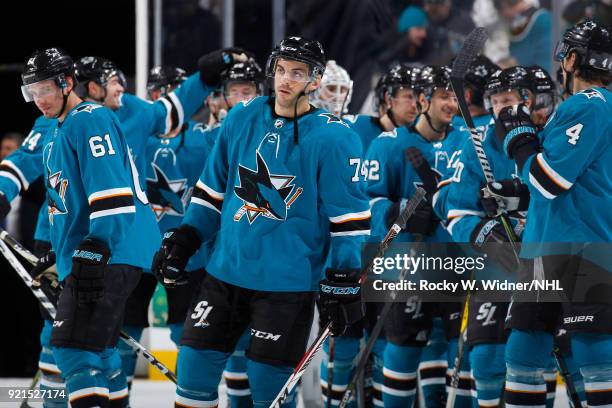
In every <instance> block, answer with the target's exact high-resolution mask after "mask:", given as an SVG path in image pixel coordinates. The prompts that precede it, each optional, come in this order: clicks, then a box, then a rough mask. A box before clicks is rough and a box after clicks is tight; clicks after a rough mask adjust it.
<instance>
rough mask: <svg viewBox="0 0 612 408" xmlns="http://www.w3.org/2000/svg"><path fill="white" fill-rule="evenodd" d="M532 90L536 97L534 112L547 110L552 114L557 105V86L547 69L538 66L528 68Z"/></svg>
mask: <svg viewBox="0 0 612 408" xmlns="http://www.w3.org/2000/svg"><path fill="white" fill-rule="evenodd" d="M527 73H528V74H529V81H530V83H531V86H530V88H529V89H530V90H531V92H532V93H533V95H534V98H535V101H534V107H533V110H538V109H542V108H546V109H547V110H548V115H550V114H552V113H553V111H554V110H555V106H556V105H557V86H556V84H555V82H554V81H553V79H552V77H551V76H550V74H549V73H548V72H546V70H545V69H543V68H542V67H540V66H538V65H533V66H531V67H528V68H527Z"/></svg>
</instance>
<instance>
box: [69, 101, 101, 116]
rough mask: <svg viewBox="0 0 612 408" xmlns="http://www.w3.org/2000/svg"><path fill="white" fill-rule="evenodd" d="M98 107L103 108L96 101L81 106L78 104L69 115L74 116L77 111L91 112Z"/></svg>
mask: <svg viewBox="0 0 612 408" xmlns="http://www.w3.org/2000/svg"><path fill="white" fill-rule="evenodd" d="M99 108H103V106H102V105H99V104H97V103H87V104H84V105H81V106H78V107H77V108H76V109H75V110H74V111H72V113H71V116H76V115H77V114H79V113H83V112H86V113H92V112H93V111H94V110H96V109H99Z"/></svg>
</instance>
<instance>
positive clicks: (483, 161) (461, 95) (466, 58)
mask: <svg viewBox="0 0 612 408" xmlns="http://www.w3.org/2000/svg"><path fill="white" fill-rule="evenodd" d="M487 37H488V34H487V31H486V30H485V29H484V28H482V27H477V28H475V29H474V30H472V32H471V33H470V34H469V35H468V36H467V38H466V39H465V42H464V43H463V47H461V50H460V51H459V54H458V55H457V58H455V62H454V63H453V68H452V70H451V74H450V83H451V86H452V88H453V92H454V93H455V96H456V97H457V103H458V105H459V111H460V112H461V116H462V117H463V120H464V121H465V124H466V125H467V127H468V130H469V132H470V139H471V140H472V143H473V145H474V149H475V150H476V155H477V156H478V162H479V163H480V167H481V169H482V172H483V174H484V176H485V179H486V181H487V183H492V182H494V181H495V177H494V176H493V170H492V169H491V166H490V164H489V159H487V154H486V153H485V151H484V148H483V146H482V137H481V136H480V134H479V132H478V131H477V130H476V127H475V126H474V120H473V119H472V115H471V114H470V110H469V109H468V105H467V102H466V100H465V90H464V87H463V84H464V77H465V74H466V73H467V71H468V69H469V67H470V64H471V63H472V61H474V58H475V57H476V56H477V55H478V53H479V52H480V50H481V49H482V47H483V46H484V43H485V42H486V41H487ZM499 219H500V222H501V224H502V225H503V227H504V230H505V231H506V234H508V238H509V240H510V243H511V245H512V249H513V251H514V254H515V256H516V258H517V260H518V253H517V251H516V248H515V245H514V243H515V242H517V241H518V239H517V237H516V234H515V233H514V230H513V229H512V225H511V224H510V221H509V220H508V216H507V215H506V214H501V215H500V216H499Z"/></svg>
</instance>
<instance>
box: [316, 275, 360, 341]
mask: <svg viewBox="0 0 612 408" xmlns="http://www.w3.org/2000/svg"><path fill="white" fill-rule="evenodd" d="M359 275H360V270H359V269H327V270H326V271H325V279H323V280H322V281H321V282H319V314H320V316H321V323H322V324H323V325H325V324H327V323H328V322H331V331H332V334H333V335H334V336H339V335H341V334H343V333H344V332H346V330H347V329H348V328H349V327H350V326H351V325H353V324H356V323H358V322H360V321H361V320H362V319H363V317H364V316H365V312H364V309H363V304H362V303H361V284H360V283H359Z"/></svg>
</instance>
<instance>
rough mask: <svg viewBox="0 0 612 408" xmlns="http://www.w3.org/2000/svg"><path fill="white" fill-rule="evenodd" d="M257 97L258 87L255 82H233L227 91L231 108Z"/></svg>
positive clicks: (226, 94) (226, 96)
mask: <svg viewBox="0 0 612 408" xmlns="http://www.w3.org/2000/svg"><path fill="white" fill-rule="evenodd" d="M256 96H257V87H256V86H255V84H254V83H253V82H231V83H230V84H229V85H227V88H226V90H225V98H226V99H227V103H228V104H229V106H234V105H236V104H237V103H239V102H242V101H248V100H250V99H253V98H254V97H256Z"/></svg>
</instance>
